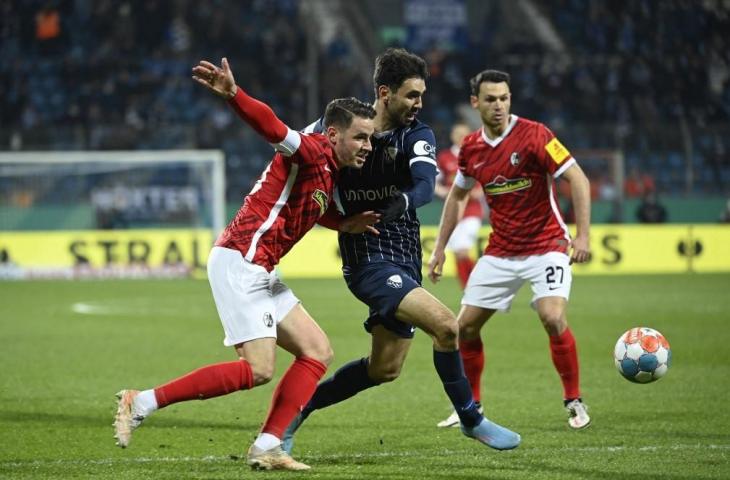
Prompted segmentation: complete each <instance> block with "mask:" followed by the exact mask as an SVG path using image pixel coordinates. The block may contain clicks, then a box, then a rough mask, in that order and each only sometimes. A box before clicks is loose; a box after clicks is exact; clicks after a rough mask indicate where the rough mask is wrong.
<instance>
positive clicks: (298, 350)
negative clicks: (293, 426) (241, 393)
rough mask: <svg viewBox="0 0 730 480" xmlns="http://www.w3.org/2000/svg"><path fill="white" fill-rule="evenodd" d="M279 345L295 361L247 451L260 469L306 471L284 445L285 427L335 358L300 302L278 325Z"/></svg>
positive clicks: (250, 462)
mask: <svg viewBox="0 0 730 480" xmlns="http://www.w3.org/2000/svg"><path fill="white" fill-rule="evenodd" d="M277 330H278V341H277V343H278V344H279V346H281V347H282V348H284V349H285V350H286V351H288V352H289V353H291V354H292V355H294V362H293V363H292V364H291V366H290V367H289V369H288V370H287V371H286V373H284V375H283V376H282V378H281V380H280V381H279V384H278V385H277V386H276V389H275V390H274V394H273V398H272V400H271V406H270V409H269V413H268V416H267V418H266V420H265V422H264V424H263V426H262V428H261V431H260V433H259V435H258V437H257V438H256V441H255V442H254V443H253V445H252V446H251V448H250V449H249V451H248V464H249V465H251V466H252V467H254V468H259V469H266V470H271V469H284V470H306V469H308V468H309V467H308V466H307V465H305V464H303V463H300V462H297V461H295V460H294V459H292V458H291V457H290V456H289V454H288V453H287V452H285V451H283V450H282V448H281V438H282V436H283V433H284V430H285V429H286V427H287V426H288V425H289V424H290V423H291V422H292V420H293V419H294V417H296V416H297V414H299V412H301V410H302V409H303V408H304V406H305V405H306V404H307V402H308V401H309V399H310V398H311V396H312V393H313V392H314V390H315V388H316V387H317V382H319V380H320V379H321V378H322V376H323V375H324V373H325V372H326V370H327V366H328V365H329V363H330V362H331V361H332V348H331V347H330V343H329V340H328V339H327V336H326V335H325V333H324V332H323V331H322V329H321V328H320V327H319V325H317V323H316V322H315V321H314V319H313V318H312V317H311V316H310V315H309V314H308V313H307V311H306V310H305V309H304V307H302V305H301V304H299V303H297V304H296V305H295V306H294V307H293V308H291V310H290V311H289V313H288V314H287V315H286V316H285V317H284V319H283V320H282V321H281V322H280V323H279V325H278V328H277Z"/></svg>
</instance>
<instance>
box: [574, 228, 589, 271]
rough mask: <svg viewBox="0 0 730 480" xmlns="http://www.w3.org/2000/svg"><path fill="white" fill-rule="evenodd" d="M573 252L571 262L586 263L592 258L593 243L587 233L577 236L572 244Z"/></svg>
mask: <svg viewBox="0 0 730 480" xmlns="http://www.w3.org/2000/svg"><path fill="white" fill-rule="evenodd" d="M570 247H571V249H572V253H571V255H570V263H571V264H573V263H586V262H588V261H590V259H591V244H590V239H589V238H588V236H587V235H584V236H577V237H575V238H574V239H573V242H572V243H571V244H570Z"/></svg>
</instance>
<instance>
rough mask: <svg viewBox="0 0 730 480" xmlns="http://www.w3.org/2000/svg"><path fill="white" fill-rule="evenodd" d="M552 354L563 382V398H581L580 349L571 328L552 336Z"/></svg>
mask: <svg viewBox="0 0 730 480" xmlns="http://www.w3.org/2000/svg"><path fill="white" fill-rule="evenodd" d="M549 338H550V355H551V357H552V359H553V365H555V369H556V370H557V371H558V375H560V381H561V382H562V383H563V398H580V376H579V368H578V351H577V349H576V346H575V338H574V337H573V333H572V332H571V331H570V328H566V329H565V331H564V332H563V333H562V334H560V335H554V336H550V337H549Z"/></svg>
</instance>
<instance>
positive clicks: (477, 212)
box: [435, 122, 484, 288]
mask: <svg viewBox="0 0 730 480" xmlns="http://www.w3.org/2000/svg"><path fill="white" fill-rule="evenodd" d="M468 134H469V126H468V125H467V124H465V123H461V122H459V123H455V124H454V125H453V126H452V127H451V148H449V149H448V150H441V151H440V152H439V154H438V156H437V157H436V163H437V165H438V168H439V175H438V177H436V188H435V193H436V195H438V197H439V198H441V199H443V200H445V199H446V196H447V195H448V194H449V190H450V189H451V185H452V184H453V183H454V177H455V176H456V172H457V171H458V170H459V150H460V149H461V143H462V142H463V141H464V137H466V136H467V135H468ZM483 201H484V194H483V193H482V189H481V188H479V187H477V186H475V187H474V188H473V189H472V190H471V192H470V193H469V200H468V201H467V202H466V206H465V207H464V214H463V216H462V217H461V220H459V223H458V224H457V225H456V229H454V233H452V234H451V238H450V239H449V243H448V244H447V245H446V249H447V250H451V251H452V252H454V257H455V259H456V272H457V274H458V276H459V281H460V282H461V288H464V287H466V282H467V280H469V274H470V273H471V271H472V269H473V268H474V260H472V258H471V255H470V251H471V249H472V248H473V247H474V245H475V244H476V242H477V239H478V238H479V228H480V227H481V226H482V219H483V218H484V206H483Z"/></svg>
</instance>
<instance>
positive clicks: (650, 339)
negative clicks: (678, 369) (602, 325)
mask: <svg viewBox="0 0 730 480" xmlns="http://www.w3.org/2000/svg"><path fill="white" fill-rule="evenodd" d="M613 360H614V363H615V364H616V369H617V370H618V371H619V373H620V374H621V375H623V376H624V378H626V379H627V380H629V381H632V382H635V383H649V382H653V381H655V380H659V379H660V378H662V377H663V376H664V375H665V374H666V373H667V369H668V368H669V366H670V365H671V363H672V351H671V349H670V348H669V342H667V339H666V338H664V335H662V334H661V333H659V332H658V331H656V330H654V329H653V328H647V327H637V328H632V329H631V330H628V331H627V332H625V333H624V334H623V335H621V336H620V337H619V339H618V341H617V342H616V347H615V348H614V349H613Z"/></svg>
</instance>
